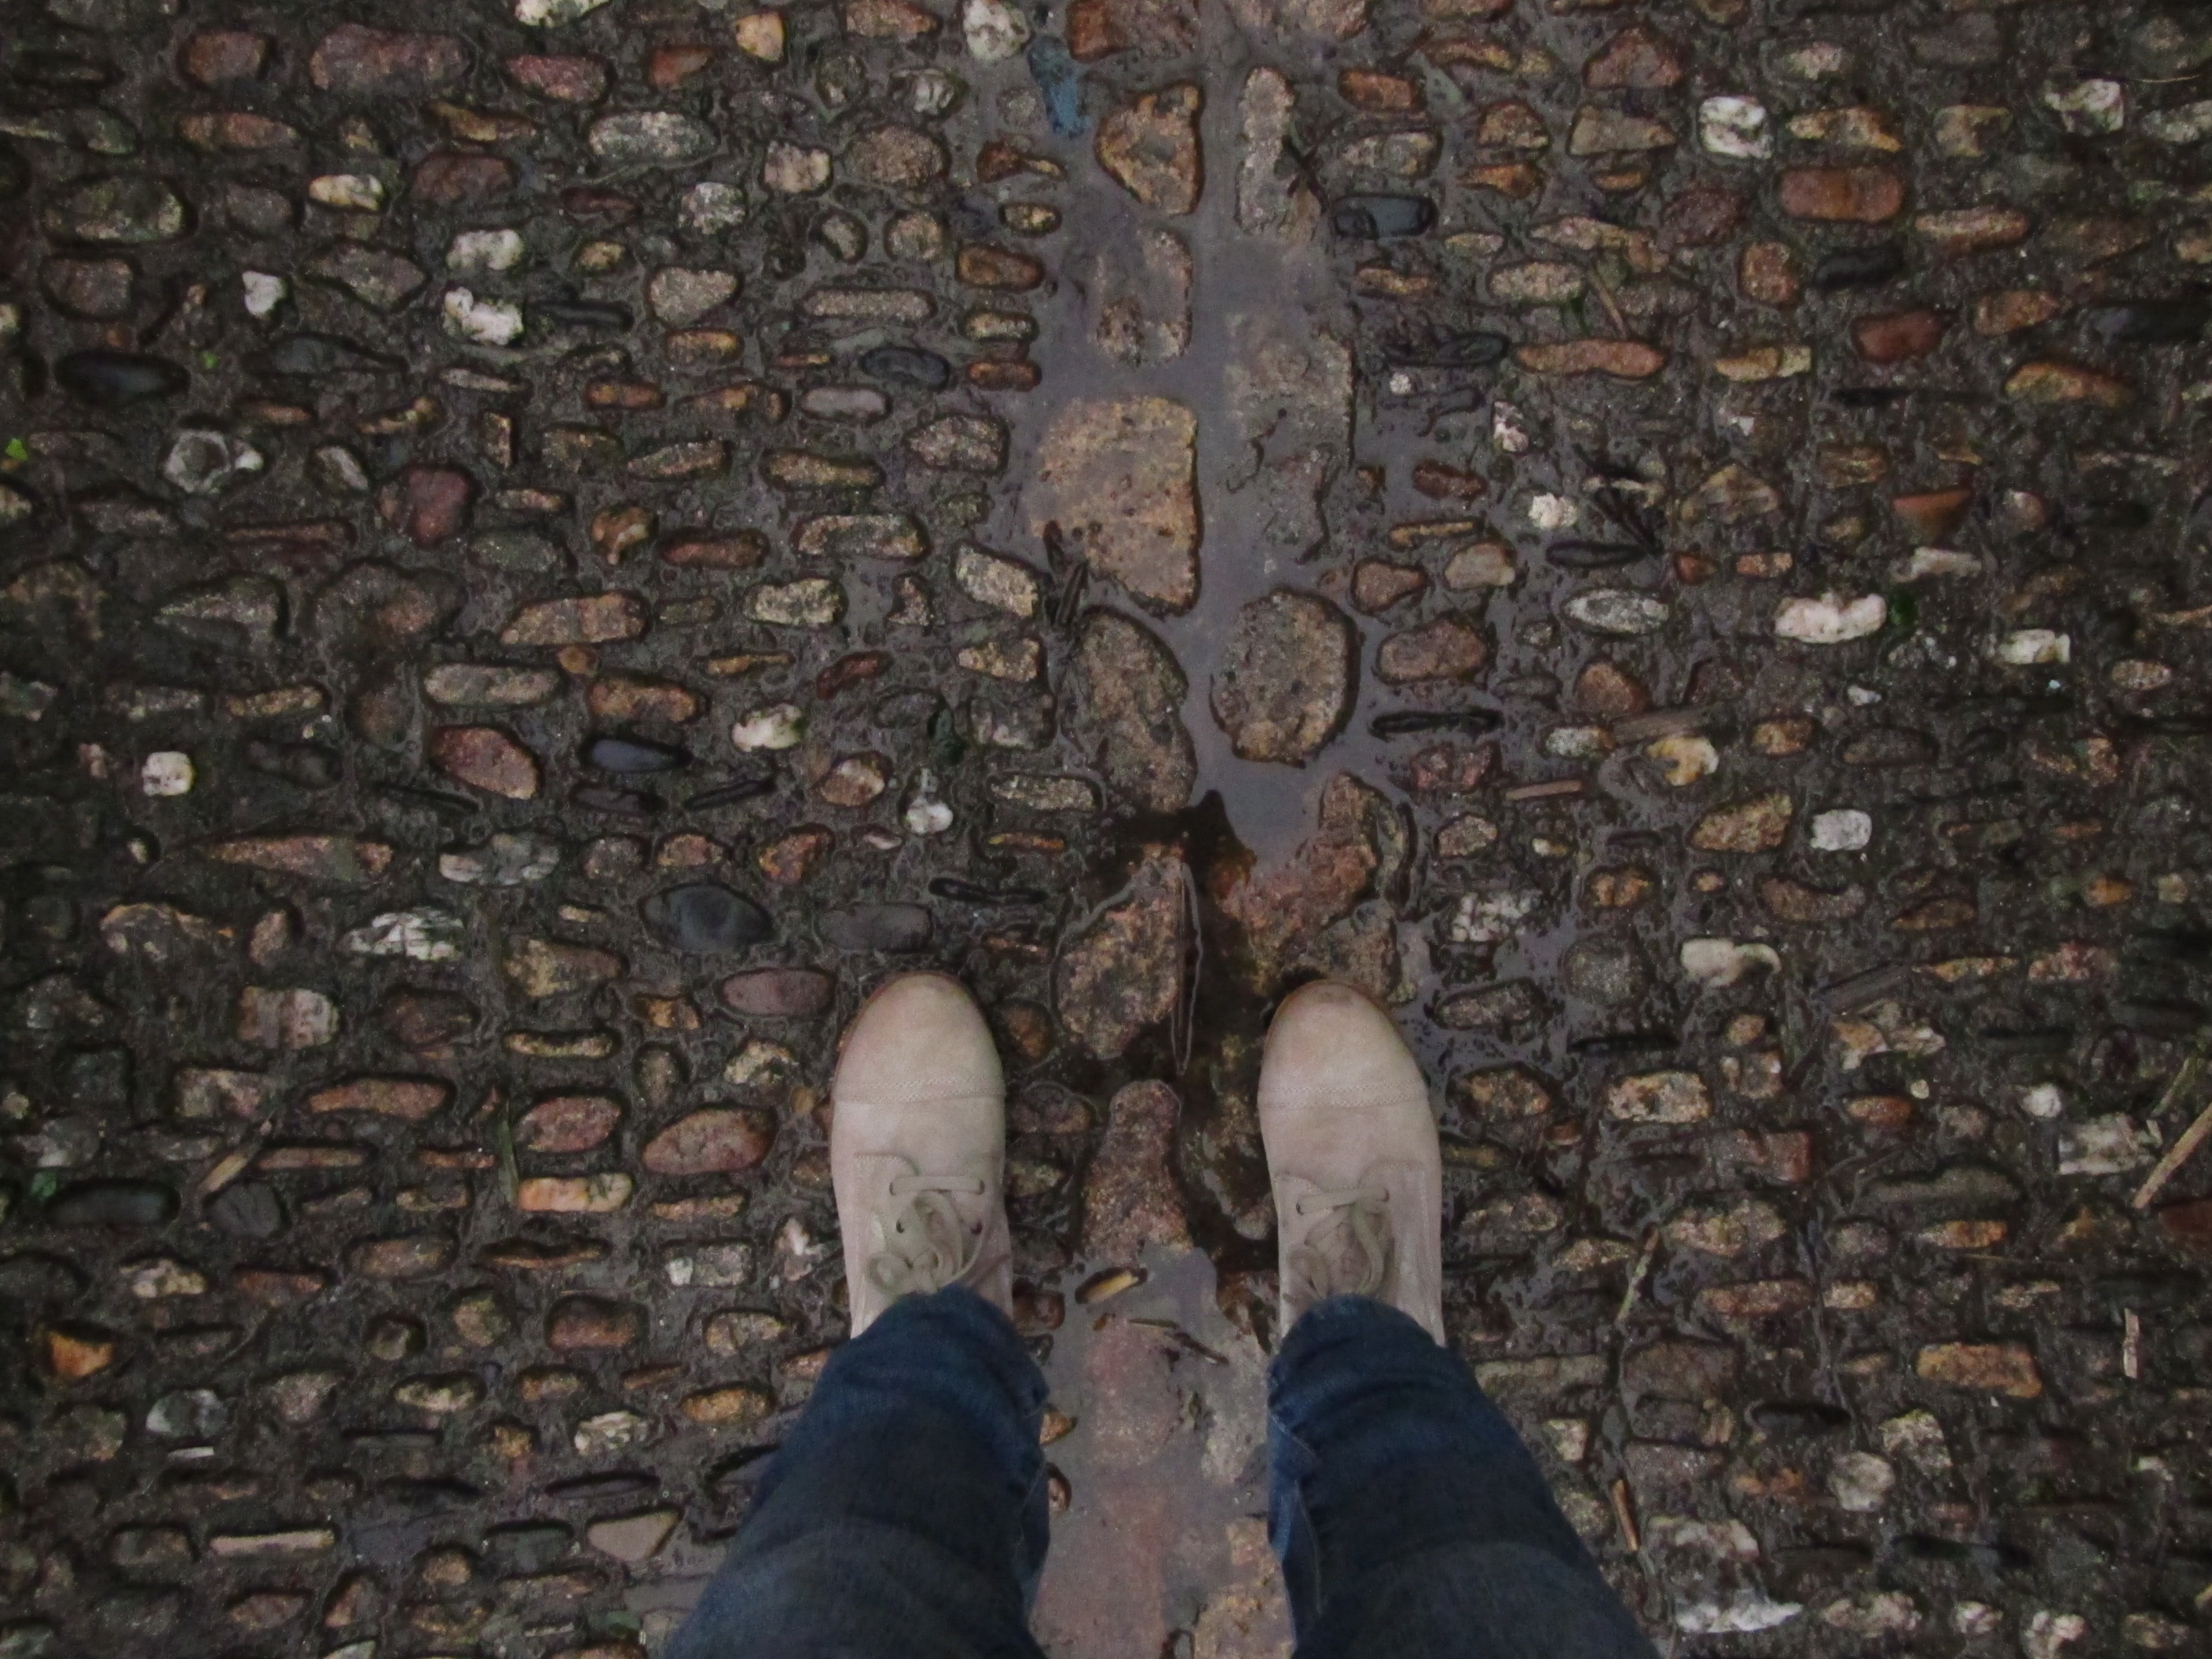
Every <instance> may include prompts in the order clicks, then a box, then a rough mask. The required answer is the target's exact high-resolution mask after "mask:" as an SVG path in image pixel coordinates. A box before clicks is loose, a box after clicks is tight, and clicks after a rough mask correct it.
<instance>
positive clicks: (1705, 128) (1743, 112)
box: [1698, 95, 1774, 161]
mask: <svg viewBox="0 0 2212 1659" xmlns="http://www.w3.org/2000/svg"><path fill="white" fill-rule="evenodd" d="M1698 137H1699V142H1701V143H1703V144H1704V145H1705V149H1707V150H1708V151H1709V152H1710V153H1711V154H1712V155H1732V156H1735V158H1737V159H1738V160H1739V161H1764V160H1765V158H1766V157H1767V156H1770V155H1773V154H1774V134H1773V133H1772V132H1771V131H1769V130H1768V127H1767V122H1766V106H1765V105H1764V104H1762V103H1760V102H1759V100H1757V99H1756V98H1740V97H1735V96H1733V95H1727V96H1723V97H1719V98H1708V99H1706V100H1705V102H1704V103H1702V104H1700V105H1699V106H1698Z"/></svg>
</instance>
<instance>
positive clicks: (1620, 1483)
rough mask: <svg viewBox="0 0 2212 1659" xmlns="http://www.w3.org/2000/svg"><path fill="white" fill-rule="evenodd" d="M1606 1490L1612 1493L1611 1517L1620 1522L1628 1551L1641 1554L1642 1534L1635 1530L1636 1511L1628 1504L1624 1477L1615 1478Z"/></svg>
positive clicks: (1642, 1547) (1642, 1545)
mask: <svg viewBox="0 0 2212 1659" xmlns="http://www.w3.org/2000/svg"><path fill="white" fill-rule="evenodd" d="M1608 1490H1609V1491H1610V1492H1612V1494H1613V1519H1614V1520H1616V1521H1618V1522H1620V1535H1621V1536H1622V1537H1623V1538H1625V1539H1626V1540H1627V1541H1628V1548H1629V1552H1630V1553H1632V1554H1634V1555H1641V1554H1643V1553H1644V1534H1642V1533H1641V1532H1638V1530H1637V1528H1636V1511H1635V1510H1634V1509H1632V1508H1631V1507H1630V1505H1629V1502H1628V1481H1627V1479H1626V1477H1625V1476H1624V1477H1623V1478H1621V1479H1620V1480H1615V1481H1614V1482H1613V1485H1612V1486H1611V1487H1610V1488H1609V1489H1608Z"/></svg>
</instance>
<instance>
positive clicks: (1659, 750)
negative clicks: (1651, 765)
mask: <svg viewBox="0 0 2212 1659" xmlns="http://www.w3.org/2000/svg"><path fill="white" fill-rule="evenodd" d="M1644 753H1645V754H1646V755H1648V756H1650V757H1651V758H1652V759H1653V760H1656V761H1657V762H1658V763H1660V764H1661V765H1662V766H1663V767H1665V768H1666V769H1667V771H1666V778H1667V781H1668V784H1669V785H1670V786H1672V787H1674V788H1676V789H1686V788H1688V787H1690V786H1691V785H1692V784H1693V783H1695V782H1697V781H1698V780H1699V779H1700V778H1709V777H1711V776H1712V775H1713V774H1714V773H1716V772H1717V771H1719V770H1720V765H1721V751H1720V750H1717V749H1716V748H1715V747H1713V740H1712V739H1711V738H1705V737H1700V736H1699V735H1698V734H1697V733H1696V732H1674V733H1673V734H1672V735H1671V736H1668V737H1664V738H1657V739H1656V740H1654V741H1653V742H1651V743H1650V744H1646V745H1645V746H1644Z"/></svg>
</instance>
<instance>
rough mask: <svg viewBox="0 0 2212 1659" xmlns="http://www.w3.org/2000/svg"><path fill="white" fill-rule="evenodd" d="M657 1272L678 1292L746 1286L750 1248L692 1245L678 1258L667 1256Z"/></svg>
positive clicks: (749, 1276) (750, 1266)
mask: <svg viewBox="0 0 2212 1659" xmlns="http://www.w3.org/2000/svg"><path fill="white" fill-rule="evenodd" d="M661 1271H662V1272H663V1273H665V1275H666V1276H667V1279H668V1282H669V1283H670V1284H671V1285H675V1286H676V1287H677V1288H678V1290H683V1289H686V1288H698V1289H727V1288H729V1287H730V1286H732V1285H750V1283H751V1282H752V1277H753V1249H752V1246H751V1245H750V1244H738V1243H729V1244H696V1245H693V1246H692V1247H691V1248H690V1249H689V1250H686V1251H684V1253H682V1254H680V1255H671V1256H670V1257H669V1258H668V1260H667V1261H665V1263H663V1264H662V1268H661Z"/></svg>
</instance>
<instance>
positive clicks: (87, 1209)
mask: <svg viewBox="0 0 2212 1659" xmlns="http://www.w3.org/2000/svg"><path fill="white" fill-rule="evenodd" d="M176 1212H177V1194H176V1189H175V1188H172V1187H167V1186H164V1185H162V1183H161V1182H158V1181H80V1182H75V1183H73V1184H72V1185H70V1186H67V1187H64V1188H62V1190H61V1191H60V1192H59V1193H58V1194H55V1195H54V1198H53V1200H52V1202H50V1203H49V1204H48V1205H47V1206H46V1223H47V1225H49V1226H54V1227H158V1226H160V1225H161V1224H162V1223H163V1222H165V1221H167V1220H168V1219H169V1218H171V1217H173V1216H174V1215H175V1214H176Z"/></svg>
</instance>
